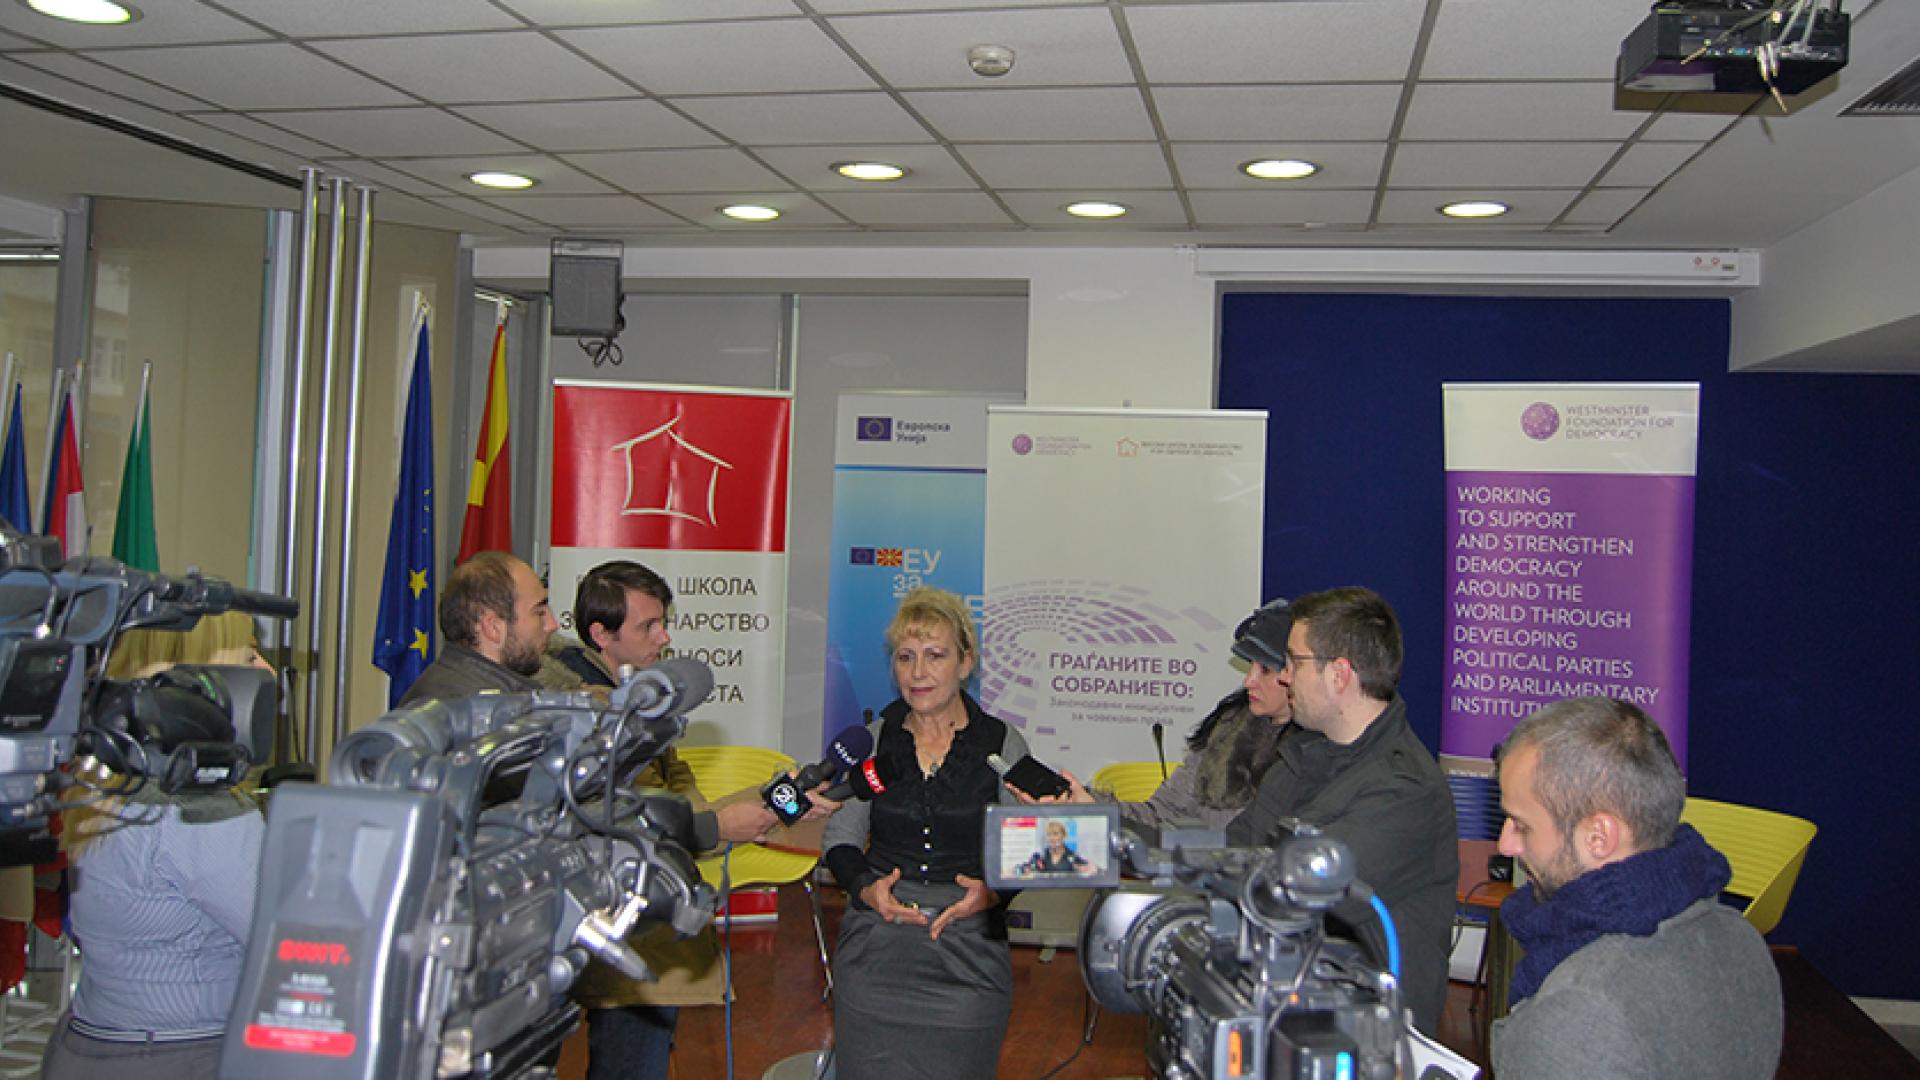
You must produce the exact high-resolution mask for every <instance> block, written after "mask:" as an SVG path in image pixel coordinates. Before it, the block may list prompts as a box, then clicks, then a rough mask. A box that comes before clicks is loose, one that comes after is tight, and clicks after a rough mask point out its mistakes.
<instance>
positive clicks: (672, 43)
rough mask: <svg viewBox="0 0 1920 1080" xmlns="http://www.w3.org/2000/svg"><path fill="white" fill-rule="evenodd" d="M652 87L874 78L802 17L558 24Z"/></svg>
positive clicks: (806, 86) (762, 89)
mask: <svg viewBox="0 0 1920 1080" xmlns="http://www.w3.org/2000/svg"><path fill="white" fill-rule="evenodd" d="M559 35H560V37H562V38H563V39H565V40H566V41H567V42H568V43H570V44H572V45H574V46H575V47H577V48H579V49H580V50H581V51H582V52H584V53H586V54H587V55H589V56H592V57H593V58H595V59H597V60H599V61H600V62H601V63H603V64H606V65H607V67H608V68H610V69H612V70H614V71H617V72H619V73H620V74H622V75H624V76H626V77H627V78H629V79H632V80H633V81H634V82H635V83H637V84H639V85H640V86H641V87H642V88H644V89H645V90H646V91H647V92H649V93H653V94H724V93H740V92H750V93H751V92H759V93H766V92H773V91H783V90H867V89H871V88H872V87H873V80H872V79H870V78H868V77H867V75H866V73H865V72H863V71H861V70H860V69H859V67H857V66H856V65H855V64H854V62H853V61H852V60H850V59H848V58H847V54H846V53H845V52H843V51H842V50H841V48H840V46H838V45H836V44H834V42H833V39H832V38H829V37H828V36H827V35H826V34H825V33H824V32H822V31H821V30H820V28H819V27H817V26H815V25H814V24H813V23H812V22H811V21H809V20H807V19H770V20H767V21H764V22H738V23H726V24H716V23H684V24H677V25H666V26H646V27H614V28H612V29H607V30H562V31H559Z"/></svg>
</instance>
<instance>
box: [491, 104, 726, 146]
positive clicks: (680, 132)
mask: <svg viewBox="0 0 1920 1080" xmlns="http://www.w3.org/2000/svg"><path fill="white" fill-rule="evenodd" d="M453 111H454V112H456V113H459V114H460V115H461V116H464V117H466V118H467V119H469V120H472V121H474V122H475V123H478V124H484V125H486V126H487V127H490V128H492V129H493V130H495V131H498V132H500V133H501V134H503V135H507V136H509V137H511V138H515V139H518V140H520V141H521V142H523V143H526V144H527V145H528V146H533V147H537V148H539V149H541V150H548V151H564V150H647V149H657V148H660V147H669V146H714V145H717V144H718V143H719V142H720V140H719V139H717V138H715V137H714V136H713V135H711V134H708V133H707V132H705V131H703V130H701V128H700V126H699V125H698V124H695V123H693V122H691V121H689V120H688V119H686V118H685V117H683V116H680V115H679V114H677V113H675V112H674V111H673V110H671V109H669V108H667V107H666V106H664V105H662V104H660V103H659V102H657V101H652V100H649V99H646V98H627V99H624V100H621V101H549V102H543V103H541V104H539V105H462V106H459V107H457V108H455V109H454V110H453Z"/></svg>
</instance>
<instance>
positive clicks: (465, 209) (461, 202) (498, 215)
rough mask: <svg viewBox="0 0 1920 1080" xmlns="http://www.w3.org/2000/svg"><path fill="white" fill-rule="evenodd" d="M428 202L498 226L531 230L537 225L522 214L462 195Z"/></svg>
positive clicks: (432, 199)
mask: <svg viewBox="0 0 1920 1080" xmlns="http://www.w3.org/2000/svg"><path fill="white" fill-rule="evenodd" d="M428 201H429V202H433V203H437V204H439V205H441V206H444V207H446V208H447V209H449V210H458V211H459V212H460V213H463V214H472V215H473V216H474V217H477V218H480V219H482V220H484V221H491V222H494V223H495V224H498V225H509V226H512V227H515V228H529V227H532V226H533V225H534V224H535V222H534V221H533V220H532V219H530V218H528V217H526V216H524V215H521V214H516V213H514V212H513V211H511V210H509V209H507V208H506V207H504V206H494V205H493V204H492V203H484V202H481V201H480V200H479V199H470V198H467V197H465V196H460V195H446V196H435V197H433V198H431V199H429V200H428Z"/></svg>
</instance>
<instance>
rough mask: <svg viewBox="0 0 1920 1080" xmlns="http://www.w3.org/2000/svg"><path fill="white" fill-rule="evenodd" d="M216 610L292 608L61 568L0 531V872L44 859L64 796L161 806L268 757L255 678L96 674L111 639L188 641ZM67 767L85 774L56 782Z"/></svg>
mask: <svg viewBox="0 0 1920 1080" xmlns="http://www.w3.org/2000/svg"><path fill="white" fill-rule="evenodd" d="M226 611H242V612H247V613H249V614H253V615H266V616H272V617H276V618H291V617H293V616H294V615H296V614H298V611H299V608H298V605H296V604H295V603H294V602H293V601H292V600H289V599H286V598H285V597H280V596H272V595H268V594H266V593H257V592H251V591H248V590H246V589H237V588H234V587H233V586H232V585H230V584H228V583H227V582H225V581H222V580H220V579H218V578H212V577H206V576H204V575H201V574H198V573H194V572H189V573H188V574H186V575H185V576H183V577H170V576H167V575H164V574H153V573H147V572H145V571H141V570H135V569H133V568H131V567H128V566H125V565H123V564H121V563H119V562H116V561H114V560H112V559H104V558H91V557H80V558H75V559H72V560H67V561H64V562H63V561H62V560H61V557H60V544H59V541H57V540H54V539H51V538H49V537H44V536H26V535H23V534H21V533H20V532H19V531H17V530H16V529H14V528H13V527H12V526H11V525H10V524H8V523H7V522H6V521H5V520H4V519H0V866H24V865H31V864H34V863H41V862H46V861H49V860H50V859H52V858H53V857H54V855H55V853H56V851H57V850H58V845H57V843H56V841H55V839H54V837H53V835H52V832H51V830H50V827H49V824H48V815H49V814H51V813H52V812H54V811H55V810H57V809H59V807H60V800H61V793H62V792H63V791H64V790H66V789H69V788H72V787H74V786H80V787H83V788H87V789H90V790H91V791H92V792H93V793H94V794H95V795H97V796H101V797H104V796H108V795H112V796H120V797H124V796H128V795H131V794H133V793H134V792H136V791H138V790H139V789H140V788H142V787H144V786H145V785H147V784H149V783H151V784H154V785H156V786H157V787H159V788H160V789H161V790H162V791H164V792H166V793H168V794H172V793H175V792H179V791H183V790H189V789H194V788H219V787H226V786H231V785H232V784H234V783H237V782H239V781H240V780H241V779H242V778H244V777H245V776H246V774H247V771H248V769H249V768H250V767H251V766H252V765H253V764H254V763H255V762H258V761H261V760H263V759H264V758H265V756H266V755H267V754H268V753H269V752H271V750H272V745H273V723H274V715H275V712H276V709H277V701H278V694H277V688H276V687H275V685H274V682H273V676H272V675H270V674H269V673H267V672H264V671H258V670H254V669H251V668H240V667H177V668H174V669H173V670H171V671H168V672H164V673H162V674H160V675H158V676H155V677H154V678H151V679H140V680H135V681H134V682H131V683H112V682H108V681H106V680H105V679H103V678H102V677H101V675H100V669H101V668H102V667H103V666H104V665H105V663H106V659H107V655H108V653H110V652H111V651H112V649H113V643H114V641H115V640H116V639H117V638H118V636H119V635H120V633H121V632H123V631H125V630H130V629H136V628H139V629H153V630H191V629H192V628H193V627H194V625H195V624H196V623H198V622H199V620H200V618H201V616H203V615H215V614H219V613H221V612H226ZM68 762H75V763H78V764H81V765H84V766H86V767H84V768H76V769H74V770H72V771H71V772H67V771H63V770H62V769H61V766H62V765H64V764H67V763H68ZM95 763H97V764H98V765H100V766H102V767H104V768H105V769H106V770H108V771H109V772H110V774H111V776H112V781H111V783H112V786H111V787H110V788H109V787H101V786H100V785H99V782H98V781H97V780H96V777H97V776H98V775H99V774H98V772H97V770H96V769H94V768H93V766H94V764H95Z"/></svg>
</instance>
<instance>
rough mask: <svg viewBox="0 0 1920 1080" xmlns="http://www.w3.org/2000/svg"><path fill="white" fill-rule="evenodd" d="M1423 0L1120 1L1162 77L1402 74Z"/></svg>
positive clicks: (1154, 74) (1152, 72) (1290, 78)
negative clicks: (1311, 0) (1300, 0)
mask: <svg viewBox="0 0 1920 1080" xmlns="http://www.w3.org/2000/svg"><path fill="white" fill-rule="evenodd" d="M1425 7H1426V5H1425V4H1424V3H1422V2H1421V0H1346V2H1344V3H1332V4H1324V3H1298V4H1284V3H1283V4H1275V3H1241V4H1190V5H1183V4H1171V5H1166V6H1162V7H1127V8H1124V9H1122V10H1123V11H1124V13H1125V15H1126V20H1127V25H1128V26H1129V27H1130V28H1131V29H1132V31H1133V42H1134V47H1135V48H1136V49H1137V50H1138V51H1139V54H1140V66H1141V68H1142V69H1143V70H1144V71H1145V72H1146V76H1147V78H1149V79H1151V80H1153V81H1154V82H1157V83H1230V82H1294V83H1298V82H1367V81H1371V80H1374V79H1391V80H1402V79H1405V78H1406V77H1407V67H1408V65H1409V64H1411V63H1412V61H1413V46H1414V41H1415V39H1416V38H1418V37H1419V34H1420V18H1421V13H1422V11H1423V10H1424V9H1425Z"/></svg>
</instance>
